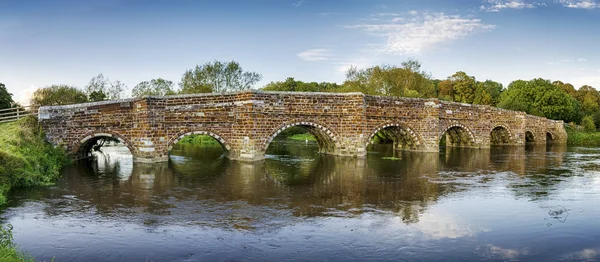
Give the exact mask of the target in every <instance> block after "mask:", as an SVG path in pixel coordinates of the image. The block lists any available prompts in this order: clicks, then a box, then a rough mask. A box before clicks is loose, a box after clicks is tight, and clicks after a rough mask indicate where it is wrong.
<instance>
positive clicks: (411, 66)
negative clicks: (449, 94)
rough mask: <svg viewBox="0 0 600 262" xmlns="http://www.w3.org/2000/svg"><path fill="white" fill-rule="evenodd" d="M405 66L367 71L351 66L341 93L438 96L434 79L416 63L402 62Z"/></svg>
mask: <svg viewBox="0 0 600 262" xmlns="http://www.w3.org/2000/svg"><path fill="white" fill-rule="evenodd" d="M402 66H403V67H397V66H391V65H382V66H374V67H371V68H367V69H360V70H359V69H357V68H356V67H351V68H350V69H349V70H348V72H346V81H345V82H344V84H343V86H342V88H341V89H340V90H339V91H341V92H362V93H364V94H368V95H382V96H400V97H407V96H410V97H420V98H428V97H435V96H436V93H435V89H436V88H435V85H434V83H433V81H432V80H431V79H430V76H429V75H428V74H426V73H425V72H421V71H419V70H420V68H421V64H420V63H419V62H418V61H415V60H409V61H406V62H403V63H402Z"/></svg>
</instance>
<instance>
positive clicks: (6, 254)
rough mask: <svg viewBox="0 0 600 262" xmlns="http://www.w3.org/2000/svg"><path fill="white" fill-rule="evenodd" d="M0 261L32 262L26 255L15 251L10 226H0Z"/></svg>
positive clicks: (15, 247)
mask: <svg viewBox="0 0 600 262" xmlns="http://www.w3.org/2000/svg"><path fill="white" fill-rule="evenodd" d="M0 261H11V262H12V261H14V262H21V261H23V262H29V261H31V262H33V261H34V260H33V258H30V257H29V256H28V255H27V254H24V253H22V252H20V251H18V250H17V246H16V245H15V243H14V242H13V235H12V227H11V226H10V225H0Z"/></svg>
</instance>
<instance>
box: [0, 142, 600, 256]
mask: <svg viewBox="0 0 600 262" xmlns="http://www.w3.org/2000/svg"><path fill="white" fill-rule="evenodd" d="M104 153H105V154H97V158H96V160H94V161H86V162H80V163H77V164H74V165H72V166H69V167H67V168H65V169H64V170H63V174H64V177H63V178H62V179H61V180H59V181H58V182H57V183H56V185H55V186H51V187H46V188H35V189H26V190H19V191H15V192H14V193H13V194H12V195H11V196H10V199H9V203H8V204H7V205H6V206H4V207H3V209H2V210H1V214H2V217H3V218H4V221H3V222H4V223H10V224H12V225H13V226H14V230H13V232H14V237H15V241H16V243H17V244H18V245H19V247H20V248H21V249H22V250H26V251H28V252H29V253H30V254H31V255H33V256H34V257H35V258H36V260H46V261H49V260H51V259H52V258H54V259H55V261H88V262H89V261H265V260H276V261H282V260H292V261H315V260H316V261H324V260H329V261H364V260H377V261H465V260H488V261H490V260H491V261H494V260H498V261H507V260H509V261H556V260H562V261H597V260H600V149H598V148H566V147H560V146H542V147H529V146H528V147H525V148H523V147H495V148H492V149H491V150H472V149H470V150H467V149H447V150H445V151H442V152H440V153H415V152H399V153H397V155H396V157H398V158H399V160H390V159H383V157H386V156H391V155H392V151H391V147H389V146H387V145H379V146H373V147H372V148H370V149H369V155H368V157H367V158H364V159H356V158H338V157H332V156H326V155H319V154H318V153H317V146H316V145H315V144H311V143H309V144H305V143H304V142H300V143H291V142H280V143H276V144H274V145H273V147H272V148H270V151H269V155H268V156H267V159H266V160H265V161H264V162H260V163H243V162H237V161H229V160H228V159H227V158H225V157H223V156H221V153H222V152H221V149H220V148H198V147H195V146H178V147H175V148H174V149H173V151H172V152H171V157H170V162H169V163H168V164H158V165H142V164H135V165H134V164H133V163H132V160H131V156H130V155H129V152H128V151H127V149H126V148H123V147H108V148H104Z"/></svg>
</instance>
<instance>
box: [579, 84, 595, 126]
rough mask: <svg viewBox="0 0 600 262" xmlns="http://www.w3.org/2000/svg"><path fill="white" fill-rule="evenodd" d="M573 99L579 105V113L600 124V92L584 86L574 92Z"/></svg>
mask: <svg viewBox="0 0 600 262" xmlns="http://www.w3.org/2000/svg"><path fill="white" fill-rule="evenodd" d="M574 97H575V99H577V101H579V103H580V104H581V113H582V114H583V115H586V116H592V117H593V118H594V122H595V123H600V92H598V90H596V89H595V88H593V87H591V86H588V85H584V86H582V87H580V88H579V89H578V90H577V91H575V95H574Z"/></svg>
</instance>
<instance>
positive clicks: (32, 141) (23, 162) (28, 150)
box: [0, 117, 69, 205]
mask: <svg viewBox="0 0 600 262" xmlns="http://www.w3.org/2000/svg"><path fill="white" fill-rule="evenodd" d="M68 162H69V160H68V158H67V157H66V155H65V153H64V151H63V150H62V149H60V148H54V147H53V146H52V145H51V144H49V143H48V142H46V140H45V139H44V134H43V132H42V130H41V128H40V126H39V125H38V122H37V119H36V118H34V117H27V118H24V119H21V120H18V121H15V122H10V123H3V124H0V205H2V204H4V203H6V195H7V193H8V192H9V191H10V190H11V189H12V188H19V187H33V186H46V185H51V184H52V183H53V181H54V180H56V179H57V178H58V177H59V174H60V173H59V172H60V169H61V168H62V167H63V166H64V165H66V164H67V163H68Z"/></svg>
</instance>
